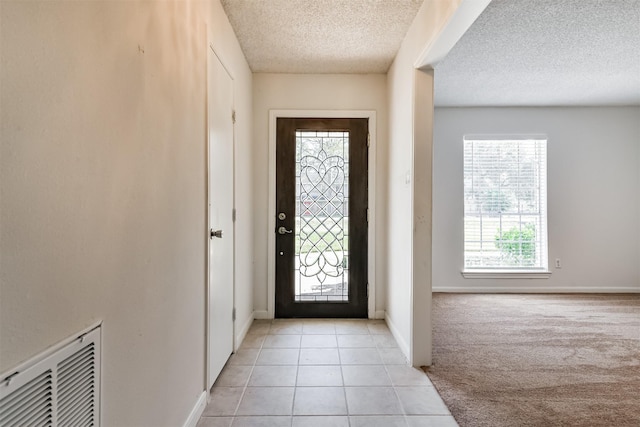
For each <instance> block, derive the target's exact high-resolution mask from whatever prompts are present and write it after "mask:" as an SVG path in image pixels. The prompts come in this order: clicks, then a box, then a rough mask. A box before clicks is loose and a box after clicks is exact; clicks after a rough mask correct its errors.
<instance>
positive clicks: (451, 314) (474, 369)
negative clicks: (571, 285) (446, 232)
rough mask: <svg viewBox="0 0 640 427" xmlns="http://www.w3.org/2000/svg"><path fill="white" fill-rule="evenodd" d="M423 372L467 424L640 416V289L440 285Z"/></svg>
mask: <svg viewBox="0 0 640 427" xmlns="http://www.w3.org/2000/svg"><path fill="white" fill-rule="evenodd" d="M433 308H434V312H433V322H434V336H433V346H434V353H433V366H431V367H430V368H428V369H426V372H427V374H428V376H429V378H430V379H431V381H432V382H433V384H434V385H435V387H436V388H437V389H438V391H439V392H440V395H441V396H442V398H443V399H444V401H445V403H446V404H447V406H448V407H449V409H450V411H451V413H452V414H453V416H454V417H455V418H456V420H457V421H458V423H459V424H460V426H462V427H466V426H473V427H481V426H491V427H500V426H509V427H512V426H572V427H573V426H577V427H580V426H616V427H618V426H620V427H621V426H636V427H637V426H640V295H592V294H589V295H585V294H580V295H513V294H508V295H488V294H434V298H433Z"/></svg>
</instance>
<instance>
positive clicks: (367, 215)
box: [367, 208, 369, 222]
mask: <svg viewBox="0 0 640 427" xmlns="http://www.w3.org/2000/svg"><path fill="white" fill-rule="evenodd" d="M367 222H369V208H367Z"/></svg>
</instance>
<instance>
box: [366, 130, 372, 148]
mask: <svg viewBox="0 0 640 427" xmlns="http://www.w3.org/2000/svg"><path fill="white" fill-rule="evenodd" d="M367 147H371V134H370V133H368V134H367Z"/></svg>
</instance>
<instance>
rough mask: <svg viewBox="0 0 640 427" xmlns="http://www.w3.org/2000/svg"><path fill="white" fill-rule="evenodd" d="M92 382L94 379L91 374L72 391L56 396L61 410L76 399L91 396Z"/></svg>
mask: <svg viewBox="0 0 640 427" xmlns="http://www.w3.org/2000/svg"><path fill="white" fill-rule="evenodd" d="M94 380H95V378H94V376H93V374H91V375H90V376H88V377H87V378H86V379H85V381H83V382H79V383H78V384H77V385H76V386H75V387H74V388H73V389H72V390H69V391H68V392H67V393H65V394H64V395H62V394H58V396H59V397H58V404H59V405H60V407H61V410H62V409H64V407H65V406H66V405H67V404H69V403H70V402H72V401H74V400H76V399H78V398H85V397H87V396H91V395H92V394H93V390H92V388H93V383H94Z"/></svg>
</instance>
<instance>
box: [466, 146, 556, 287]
mask: <svg viewBox="0 0 640 427" xmlns="http://www.w3.org/2000/svg"><path fill="white" fill-rule="evenodd" d="M547 257H548V256H547V140H546V137H544V136H535V137H516V138H503V137H486V136H482V137H480V136H465V138H464V269H465V273H467V272H469V273H473V272H477V273H479V272H489V273H509V272H533V273H535V272H547V270H548V260H547ZM470 276H471V277H473V276H472V275H470ZM465 277H469V276H467V275H466V274H465Z"/></svg>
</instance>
